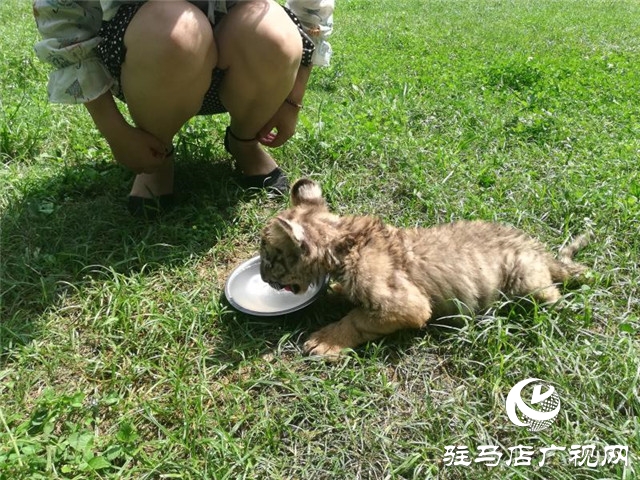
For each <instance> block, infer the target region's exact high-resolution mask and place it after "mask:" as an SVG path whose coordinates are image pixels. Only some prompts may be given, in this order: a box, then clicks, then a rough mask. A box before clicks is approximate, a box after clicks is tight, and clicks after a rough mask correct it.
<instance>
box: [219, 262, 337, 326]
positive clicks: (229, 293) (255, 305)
mask: <svg viewBox="0 0 640 480" xmlns="http://www.w3.org/2000/svg"><path fill="white" fill-rule="evenodd" d="M327 281H328V279H325V281H323V282H321V283H319V284H312V285H310V286H309V288H308V289H307V291H306V292H304V293H299V294H297V295H296V294H295V293H293V292H289V291H287V290H276V289H275V288H273V287H271V286H270V285H269V284H268V283H266V282H263V281H262V278H260V255H258V256H256V257H253V258H251V259H249V260H247V261H246V262H244V263H242V264H241V265H240V266H238V267H237V268H236V269H235V270H234V271H233V272H232V273H231V275H230V276H229V278H228V279H227V283H226V284H225V287H224V294H225V296H226V297H227V300H228V301H229V303H230V304H231V305H233V306H234V307H235V308H236V309H238V310H240V311H241V312H243V313H248V314H250V315H257V316H263V317H270V316H276V315H284V314H286V313H291V312H295V311H296V310H300V309H302V308H304V307H306V306H307V305H310V304H311V303H313V301H314V300H316V299H317V298H318V297H319V296H320V295H321V294H322V293H323V292H324V291H325V289H326V286H327Z"/></svg>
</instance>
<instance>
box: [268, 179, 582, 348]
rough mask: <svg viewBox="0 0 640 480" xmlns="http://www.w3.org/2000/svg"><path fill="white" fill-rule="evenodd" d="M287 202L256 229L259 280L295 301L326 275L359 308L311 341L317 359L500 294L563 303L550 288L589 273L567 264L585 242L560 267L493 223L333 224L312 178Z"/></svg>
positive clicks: (362, 219) (570, 249)
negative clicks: (425, 225) (258, 235)
mask: <svg viewBox="0 0 640 480" xmlns="http://www.w3.org/2000/svg"><path fill="white" fill-rule="evenodd" d="M291 203H292V205H293V207H292V208H290V209H288V210H285V211H284V212H281V213H280V214H279V215H277V216H276V217H275V218H273V219H271V220H270V221H269V222H268V223H267V225H266V226H265V227H264V229H263V231H262V239H261V245H260V257H261V262H260V274H261V276H262V279H263V280H264V281H265V282H268V283H270V284H271V285H272V286H273V287H275V288H278V289H281V288H287V289H289V290H291V291H293V292H294V293H301V292H304V291H306V289H307V288H308V287H309V284H310V283H312V282H315V281H317V280H318V279H321V278H324V277H325V276H326V275H327V274H330V275H331V276H332V277H333V278H334V280H336V281H338V282H339V283H340V284H341V286H342V290H343V293H344V294H345V295H346V296H347V297H348V298H349V299H350V300H351V301H352V302H353V303H354V304H355V305H356V307H355V308H354V309H353V310H351V311H350V312H349V313H348V314H347V315H346V316H345V317H344V318H342V319H341V320H340V321H339V322H335V323H332V324H329V325H328V326H326V327H324V328H322V329H321V330H319V331H317V332H315V333H313V334H312V335H311V337H310V338H309V340H308V341H307V342H306V343H305V344H304V349H305V351H306V352H308V353H311V354H314V355H329V356H335V355H338V354H339V353H340V351H341V350H342V349H344V348H353V347H356V346H357V345H360V344H361V343H364V342H367V341H369V340H373V339H375V338H379V337H381V336H382V335H385V334H389V333H391V332H394V331H396V330H399V329H403V328H421V327H424V326H425V325H426V324H427V322H428V321H429V320H430V319H432V318H438V317H442V316H446V315H452V314H457V313H460V311H461V308H462V309H463V310H466V311H467V312H468V313H472V312H477V311H478V310H481V309H484V308H487V307H489V306H490V305H491V304H492V303H494V302H495V301H496V300H498V299H500V298H501V297H503V296H507V297H524V296H531V297H533V298H534V299H535V300H537V301H539V302H544V303H553V302H556V301H557V300H559V299H560V291H559V290H558V288H557V286H556V285H555V283H565V282H569V281H576V282H580V280H581V277H582V274H583V273H584V272H585V270H586V267H584V266H582V265H580V264H577V263H575V262H573V260H572V258H573V255H574V254H575V252H576V251H577V250H579V249H580V248H582V247H583V246H584V245H585V244H586V243H587V238H586V236H582V237H579V238H578V239H577V240H575V241H574V242H573V243H571V244H570V245H569V246H567V247H565V248H563V249H562V250H561V251H560V254H559V256H558V259H556V258H554V257H553V256H552V255H551V254H550V253H549V252H547V251H546V249H545V247H544V246H543V245H542V244H541V243H540V242H538V241H537V240H534V239H532V238H530V237H529V236H527V235H526V234H525V233H524V232H522V231H520V230H517V229H515V228H511V227H507V226H504V225H500V224H496V223H489V222H481V221H460V222H455V223H450V224H444V225H438V226H435V227H433V228H412V229H400V228H395V227H392V226H389V225H385V224H383V223H382V221H381V220H380V219H378V218H374V217H369V216H349V217H339V216H338V215H335V214H332V213H331V212H329V210H328V208H327V204H326V202H325V200H324V198H323V197H322V190H321V189H320V186H319V185H318V184H317V183H316V182H314V181H312V180H308V179H301V180H298V181H297V182H296V183H295V184H294V185H293V187H292V188H291Z"/></svg>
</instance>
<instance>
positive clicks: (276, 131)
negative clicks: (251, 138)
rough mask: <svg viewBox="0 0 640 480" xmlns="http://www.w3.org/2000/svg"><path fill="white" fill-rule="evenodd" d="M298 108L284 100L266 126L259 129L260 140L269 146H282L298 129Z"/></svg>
mask: <svg viewBox="0 0 640 480" xmlns="http://www.w3.org/2000/svg"><path fill="white" fill-rule="evenodd" d="M297 123H298V109H297V108H296V107H294V106H293V105H290V104H288V103H287V102H284V103H283V104H282V105H281V106H280V108H279V109H278V111H277V112H276V113H275V114H274V115H273V117H271V119H270V120H269V121H268V122H267V123H266V124H265V126H264V127H262V128H261V129H260V131H258V136H257V138H258V140H259V141H260V143H261V144H262V145H265V146H267V147H280V146H281V145H284V144H285V142H286V141H287V140H289V139H290V138H291V137H292V136H293V134H294V133H295V131H296V124H297Z"/></svg>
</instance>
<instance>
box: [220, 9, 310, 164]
mask: <svg viewBox="0 0 640 480" xmlns="http://www.w3.org/2000/svg"><path fill="white" fill-rule="evenodd" d="M215 39H216V44H217V46H218V58H219V60H218V67H219V68H222V69H226V73H225V77H224V79H223V81H222V84H221V86H220V100H221V101H222V104H223V105H224V106H225V107H226V109H227V110H228V111H229V115H230V117H231V125H230V127H231V131H232V132H233V134H234V135H235V136H236V137H238V138H243V139H249V138H255V137H256V135H257V133H258V131H259V130H260V129H261V128H262V127H264V125H265V124H266V123H267V122H268V121H269V120H270V119H271V117H272V116H273V115H274V114H275V112H276V111H277V110H278V108H279V107H280V106H281V105H282V103H283V102H284V100H285V98H286V96H287V95H288V94H289V92H290V91H291V89H292V87H293V83H294V81H295V78H296V74H297V71H298V68H299V66H300V60H301V58H302V40H301V38H300V34H299V33H298V30H297V28H296V26H295V25H294V24H293V22H292V21H291V20H290V19H289V16H288V15H287V14H286V12H285V11H284V9H283V8H282V7H281V6H280V5H278V4H277V3H276V2H274V1H273V0H255V1H245V2H238V3H237V4H236V5H235V6H234V7H233V8H232V9H231V10H230V11H229V13H228V14H227V15H225V17H224V18H223V19H222V21H221V22H220V23H219V24H218V25H216V28H215ZM229 149H230V151H231V154H232V155H233V157H234V159H235V161H236V164H237V167H238V169H239V170H240V171H241V172H243V173H244V174H245V175H261V174H267V173H269V172H271V171H272V170H273V169H274V168H275V167H276V164H275V162H274V160H273V159H272V158H271V156H270V155H269V154H268V153H267V152H265V151H264V150H263V148H262V146H261V145H260V144H259V143H258V141H257V140H256V141H255V142H239V141H237V140H235V139H234V138H233V137H231V138H229Z"/></svg>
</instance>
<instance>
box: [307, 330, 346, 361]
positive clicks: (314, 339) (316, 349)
mask: <svg viewBox="0 0 640 480" xmlns="http://www.w3.org/2000/svg"><path fill="white" fill-rule="evenodd" d="M335 330H336V329H335V328H331V326H329V327H325V328H323V329H322V330H318V331H317V332H315V333H313V334H311V336H310V337H309V340H307V341H306V342H304V347H303V348H304V351H305V353H308V354H309V355H321V356H323V357H327V359H328V360H337V359H338V358H340V357H341V356H342V349H344V348H346V347H345V345H343V344H342V343H341V342H340V339H339V338H336V337H335V336H334V335H335V333H336V332H335Z"/></svg>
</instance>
